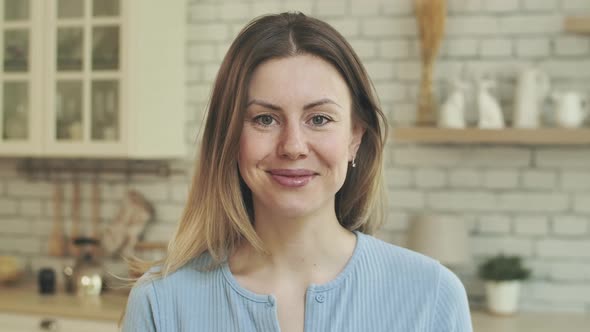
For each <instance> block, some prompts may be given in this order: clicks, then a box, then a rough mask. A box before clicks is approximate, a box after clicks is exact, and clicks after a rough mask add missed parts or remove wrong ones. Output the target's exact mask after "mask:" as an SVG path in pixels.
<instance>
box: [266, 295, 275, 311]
mask: <svg viewBox="0 0 590 332" xmlns="http://www.w3.org/2000/svg"><path fill="white" fill-rule="evenodd" d="M274 305H275V300H274V299H273V298H272V296H269V297H268V302H266V306H267V307H269V308H272V307H274Z"/></svg>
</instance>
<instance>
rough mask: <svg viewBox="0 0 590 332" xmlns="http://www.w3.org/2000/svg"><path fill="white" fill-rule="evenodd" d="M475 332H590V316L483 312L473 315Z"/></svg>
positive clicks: (476, 312)
mask: <svg viewBox="0 0 590 332" xmlns="http://www.w3.org/2000/svg"><path fill="white" fill-rule="evenodd" d="M471 318H472V321H473V330H474V331H475V332H528V331H531V332H588V331H590V314H585V315H584V314H575V313H571V314H570V313H530V312H527V313H518V314H516V315H513V316H497V315H491V314H488V313H485V312H481V311H475V312H473V313H472V314H471Z"/></svg>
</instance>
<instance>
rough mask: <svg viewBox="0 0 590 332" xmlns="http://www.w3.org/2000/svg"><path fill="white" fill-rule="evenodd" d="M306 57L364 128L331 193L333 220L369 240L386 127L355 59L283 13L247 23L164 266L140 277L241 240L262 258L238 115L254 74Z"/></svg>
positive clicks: (218, 255) (378, 214)
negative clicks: (345, 95)
mask: <svg viewBox="0 0 590 332" xmlns="http://www.w3.org/2000/svg"><path fill="white" fill-rule="evenodd" d="M297 54H311V55H314V56H318V57H320V58H322V59H324V60H325V61H327V62H329V63H331V64H332V65H333V66H334V67H335V68H336V69H338V71H339V72H340V74H341V75H342V77H343V79H344V81H345V82H346V83H347V84H348V87H349V89H350V94H351V99H352V111H353V119H354V120H355V122H356V124H357V125H360V126H361V127H363V128H364V129H365V133H364V135H363V137H362V141H361V144H360V147H359V149H358V152H357V155H356V165H357V166H356V168H354V169H349V172H348V174H347V177H346V180H345V182H344V185H343V186H342V188H341V189H340V190H339V191H338V193H337V194H336V206H335V209H336V216H337V218H338V220H339V222H340V224H341V225H342V226H343V227H345V228H347V229H348V230H351V231H353V230H359V231H361V232H363V233H367V234H372V233H373V232H374V231H375V230H376V229H377V227H378V226H379V225H380V224H381V220H382V210H383V208H382V200H381V199H382V193H383V188H382V174H381V172H382V162H383V148H384V145H385V138H386V137H387V122H386V119H385V116H384V115H383V112H382V111H381V110H380V108H379V107H378V101H377V98H376V95H375V93H374V88H373V86H372V84H371V82H370V80H369V77H368V75H367V73H366V71H365V69H364V68H363V66H362V64H361V62H360V60H359V58H358V56H357V55H356V54H355V52H354V51H353V49H352V47H351V46H350V45H349V44H348V43H347V42H346V40H345V39H344V37H342V35H340V34H339V33H338V32H337V31H336V30H335V29H334V28H332V27H331V26H330V25H328V24H327V23H324V22H322V21H320V20H318V19H315V18H311V17H308V16H305V15H304V14H302V13H282V14H278V15H267V16H262V17H259V18H257V19H255V20H253V21H252V22H250V23H249V24H248V25H247V26H246V27H245V28H244V29H243V30H242V31H241V32H240V33H239V35H238V36H237V38H236V39H235V40H234V42H233V43H232V45H231V46H230V48H229V50H228V52H227V54H226V56H225V58H224V60H223V62H222V64H221V67H220V69H219V72H218V74H217V78H216V80H215V85H214V88H213V91H212V95H211V99H210V102H209V106H208V114H207V119H206V122H205V128H204V132H203V139H202V144H201V150H200V157H199V158H198V160H197V163H196V169H195V173H194V176H193V179H192V184H191V188H190V192H189V196H188V201H187V203H186V206H185V208H184V212H183V215H182V218H181V220H180V223H179V225H178V228H177V230H176V233H175V234H174V236H173V238H172V239H171V241H170V243H169V245H168V252H167V256H166V258H165V259H164V260H162V261H159V262H153V263H147V265H146V264H144V263H145V262H143V263H139V264H137V262H136V263H135V268H136V269H140V270H141V271H142V272H143V271H145V270H146V269H147V268H149V267H150V266H153V265H161V269H159V271H158V272H156V273H155V276H156V277H163V276H166V275H168V274H169V273H172V272H174V271H176V270H177V269H179V268H180V267H182V266H183V265H185V264H186V263H187V262H188V261H189V260H191V259H193V258H195V257H198V256H200V255H201V254H203V253H209V254H210V255H211V257H212V258H213V262H214V265H213V266H212V267H214V266H216V265H218V264H219V263H221V262H223V261H224V260H225V259H227V258H228V257H229V255H231V253H232V252H233V251H234V249H235V248H236V247H237V246H238V245H239V244H240V243H241V241H248V242H249V243H250V244H251V245H252V246H253V247H254V248H256V249H257V250H260V251H262V252H264V251H265V250H264V245H263V243H262V241H261V239H260V238H259V237H258V236H257V234H256V232H255V230H254V227H253V223H252V222H253V220H252V219H253V207H252V194H251V192H250V190H249V189H248V187H247V186H246V184H245V183H244V181H243V180H242V178H241V176H240V174H239V171H238V167H237V157H236V156H237V154H238V150H239V139H240V135H241V130H242V125H243V110H244V109H245V105H246V102H247V99H246V98H247V87H248V83H249V80H250V77H251V75H252V72H253V71H254V69H255V68H256V67H257V66H258V65H260V64H261V63H263V62H265V61H267V60H269V59H273V58H281V57H288V56H294V55H297Z"/></svg>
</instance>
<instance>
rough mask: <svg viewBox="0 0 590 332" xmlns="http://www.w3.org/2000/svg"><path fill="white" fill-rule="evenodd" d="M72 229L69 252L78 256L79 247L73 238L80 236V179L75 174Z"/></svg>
mask: <svg viewBox="0 0 590 332" xmlns="http://www.w3.org/2000/svg"><path fill="white" fill-rule="evenodd" d="M72 189H73V190H72V229H71V232H70V241H69V242H68V245H69V252H70V254H72V255H73V256H74V257H78V254H79V251H80V250H79V248H78V246H76V245H75V244H74V242H73V240H74V239H75V238H77V237H79V236H80V179H79V178H78V176H77V175H75V176H74V177H73V179H72Z"/></svg>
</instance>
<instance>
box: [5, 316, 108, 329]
mask: <svg viewBox="0 0 590 332" xmlns="http://www.w3.org/2000/svg"><path fill="white" fill-rule="evenodd" d="M118 330H119V329H118V327H117V323H116V322H111V321H92V320H82V319H71V318H63V317H51V316H40V315H23V314H8V313H0V332H42V331H54V332H79V331H84V332H116V331H118Z"/></svg>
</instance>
